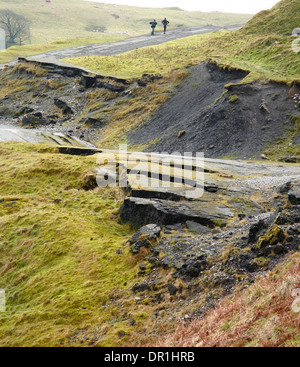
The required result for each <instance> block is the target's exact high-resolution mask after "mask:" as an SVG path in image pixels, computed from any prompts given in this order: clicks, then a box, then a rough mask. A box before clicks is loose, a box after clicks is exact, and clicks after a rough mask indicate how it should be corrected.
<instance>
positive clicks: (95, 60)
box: [67, 0, 300, 83]
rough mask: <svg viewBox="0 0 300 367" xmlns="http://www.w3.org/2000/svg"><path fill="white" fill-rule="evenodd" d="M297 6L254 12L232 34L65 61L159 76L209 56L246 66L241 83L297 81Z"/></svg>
mask: <svg viewBox="0 0 300 367" xmlns="http://www.w3.org/2000/svg"><path fill="white" fill-rule="evenodd" d="M298 10H300V4H299V1H298V0H283V1H281V2H280V3H278V4H277V5H276V6H275V7H273V8H272V9H271V10H268V11H263V12H261V13H259V14H257V15H256V16H254V18H253V19H251V20H250V21H249V22H248V24H247V25H246V26H245V27H243V28H242V29H240V30H238V31H235V32H216V33H213V34H205V35H196V36H192V37H189V38H185V39H183V40H176V41H172V42H169V43H167V44H163V45H159V46H153V47H148V48H144V49H139V50H135V51H131V52H128V53H126V54H122V55H118V56H112V57H93V56H90V57H83V58H73V59H68V60H67V61H68V62H72V63H74V64H77V65H81V66H86V67H88V68H90V69H92V70H95V71H97V72H100V73H107V74H108V73H109V74H114V75H119V76H123V77H132V76H140V75H141V74H142V73H153V72H160V73H163V74H164V73H167V72H168V71H170V70H171V69H177V68H183V67H185V66H188V65H195V64H197V63H199V62H201V61H203V60H205V59H207V58H209V59H211V60H213V61H215V62H217V63H218V64H219V65H221V66H222V65H223V66H226V67H231V68H241V69H245V70H249V71H250V75H249V76H248V77H247V78H246V79H245V80H244V81H245V82H246V81H250V80H254V79H266V80H267V79H273V80H278V81H284V82H288V83H289V82H291V81H292V80H294V79H296V80H300V79H299V78H300V77H299V75H300V59H299V55H298V54H297V53H295V52H293V51H292V48H291V44H292V41H293V40H294V37H292V36H291V33H292V30H293V29H294V28H295V27H297V26H298V25H299V24H300V11H298ZM276 24H278V27H276V26H275V25H276ZM153 60H154V62H153Z"/></svg>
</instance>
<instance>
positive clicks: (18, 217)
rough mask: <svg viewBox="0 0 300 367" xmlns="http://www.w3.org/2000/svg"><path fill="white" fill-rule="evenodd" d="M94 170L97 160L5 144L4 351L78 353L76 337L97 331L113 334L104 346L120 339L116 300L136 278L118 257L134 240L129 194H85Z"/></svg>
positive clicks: (1, 223) (1, 166)
mask: <svg viewBox="0 0 300 367" xmlns="http://www.w3.org/2000/svg"><path fill="white" fill-rule="evenodd" d="M95 166H96V158H95V157H93V158H91V157H90V158H83V157H72V156H65V155H61V154H57V153H56V148H50V147H47V146H43V145H31V144H15V143H5V144H4V143H2V144H1V148H0V171H1V179H0V187H1V197H0V228H1V230H0V233H1V234H0V253H1V256H0V258H1V260H0V274H1V276H0V288H3V289H5V290H6V295H7V307H6V308H7V312H6V313H5V314H2V313H0V334H1V341H0V344H1V346H4V345H9V346H18V345H21V346H26V345H27V346H32V345H49V346H51V345H60V343H68V341H69V342H70V343H71V344H72V345H73V344H75V345H76V344H80V342H79V341H78V340H77V339H76V338H74V339H72V336H73V335H75V334H76V332H77V331H78V330H81V329H85V328H88V327H92V326H96V325H97V326H99V327H100V326H101V333H102V334H103V335H104V334H107V335H106V336H105V337H103V338H102V337H100V336H99V340H101V341H99V343H100V344H101V343H103V344H106V343H109V341H108V340H110V338H112V339H113V338H114V332H113V331H112V330H110V327H109V323H108V320H110V321H111V320H112V319H113V318H116V316H115V313H117V312H118V308H117V306H116V305H114V302H113V301H112V300H111V298H110V297H111V295H112V294H115V293H118V292H121V291H124V293H126V292H127V288H128V286H129V285H130V284H131V283H133V281H134V278H135V276H136V271H135V270H134V266H135V264H134V263H133V262H132V259H131V257H130V256H128V254H127V252H128V249H126V248H124V249H123V251H124V255H123V256H121V255H118V254H116V250H117V249H118V248H122V245H123V243H124V242H126V240H127V239H128V236H129V235H130V234H131V231H130V229H129V227H128V226H126V225H121V224H119V222H118V219H117V216H116V211H117V210H118V208H119V206H120V203H121V200H122V198H123V194H122V192H121V191H120V190H119V189H99V188H97V189H95V190H92V191H85V190H84V189H83V188H82V184H83V178H84V176H85V174H86V173H89V172H91V171H92V169H93V168H94V167H95ZM126 283H128V285H127V286H126ZM129 303H130V302H129ZM133 317H134V315H133ZM121 326H122V327H123V324H122V321H119V322H115V329H116V330H118V328H119V327H121ZM104 330H106V332H104ZM101 333H99V335H100V334H101ZM102 334H101V335H102ZM102 339H103V340H102ZM85 343H86V344H88V341H85Z"/></svg>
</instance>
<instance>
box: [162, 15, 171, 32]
mask: <svg viewBox="0 0 300 367" xmlns="http://www.w3.org/2000/svg"><path fill="white" fill-rule="evenodd" d="M169 23H170V22H169V21H168V20H167V18H165V19H164V20H162V24H163V26H164V34H166V30H167V25H168V24H169Z"/></svg>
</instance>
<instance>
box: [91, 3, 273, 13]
mask: <svg viewBox="0 0 300 367" xmlns="http://www.w3.org/2000/svg"><path fill="white" fill-rule="evenodd" d="M87 1H95V2H98V3H109V4H120V5H132V6H141V7H145V8H149V7H152V8H167V7H172V6H177V7H179V8H181V9H184V10H191V11H192V10H199V11H222V12H227V13H248V14H255V13H257V12H259V11H261V10H265V9H270V8H272V6H273V5H275V4H276V3H278V2H279V0H250V1H245V0H209V1H207V0H206V1H204V0H183V1H182V0H87Z"/></svg>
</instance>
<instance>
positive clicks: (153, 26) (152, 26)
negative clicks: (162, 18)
mask: <svg viewBox="0 0 300 367" xmlns="http://www.w3.org/2000/svg"><path fill="white" fill-rule="evenodd" d="M150 24H151V28H152V32H151V35H152V36H153V35H154V29H155V27H156V25H157V22H156V20H155V19H154V20H153V22H150Z"/></svg>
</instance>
